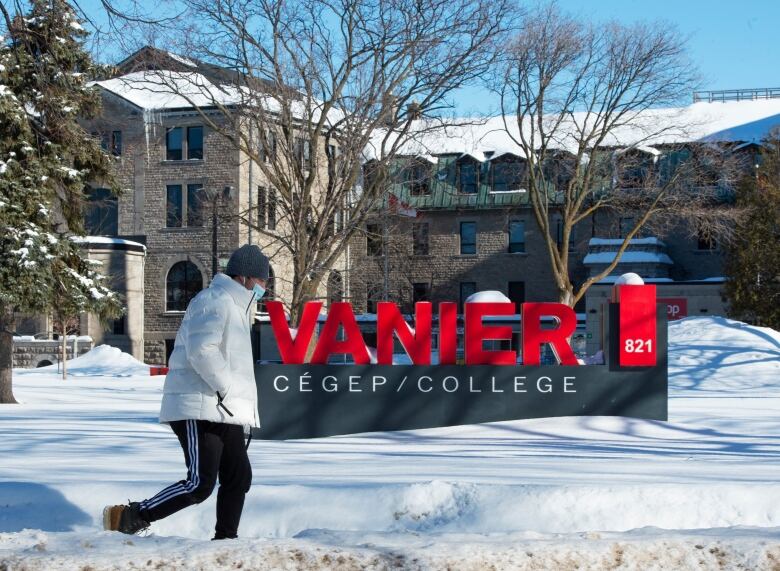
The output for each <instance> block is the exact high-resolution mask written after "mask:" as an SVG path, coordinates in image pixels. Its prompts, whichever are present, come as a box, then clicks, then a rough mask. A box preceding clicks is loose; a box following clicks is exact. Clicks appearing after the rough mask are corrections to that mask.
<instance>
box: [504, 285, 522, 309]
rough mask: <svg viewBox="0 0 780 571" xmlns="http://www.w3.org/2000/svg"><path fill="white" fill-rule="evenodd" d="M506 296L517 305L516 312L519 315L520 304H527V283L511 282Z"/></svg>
mask: <svg viewBox="0 0 780 571" xmlns="http://www.w3.org/2000/svg"><path fill="white" fill-rule="evenodd" d="M506 296H507V297H508V298H509V301H511V302H512V303H514V304H515V311H516V312H518V313H519V310H520V304H522V303H525V282H509V284H508V287H507V295H506Z"/></svg>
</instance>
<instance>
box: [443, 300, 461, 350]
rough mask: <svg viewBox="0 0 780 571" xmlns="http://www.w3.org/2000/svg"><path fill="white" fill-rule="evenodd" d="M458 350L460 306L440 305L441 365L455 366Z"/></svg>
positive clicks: (445, 302)
mask: <svg viewBox="0 0 780 571" xmlns="http://www.w3.org/2000/svg"><path fill="white" fill-rule="evenodd" d="M457 350H458V305H457V304H456V303H453V302H451V301H443V302H441V303H440V304H439V364H440V365H454V364H455V362H456V355H457Z"/></svg>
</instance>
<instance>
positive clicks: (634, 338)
mask: <svg viewBox="0 0 780 571" xmlns="http://www.w3.org/2000/svg"><path fill="white" fill-rule="evenodd" d="M615 290H616V291H615V292H614V295H615V297H616V298H617V302H618V303H619V304H620V341H619V342H620V345H619V348H620V350H619V353H618V354H619V361H618V362H619V363H620V366H621V367H654V366H655V365H656V351H657V347H656V345H657V335H656V333H657V332H656V323H655V311H656V309H655V304H656V297H655V286H654V285H620V286H617V287H616V288H615Z"/></svg>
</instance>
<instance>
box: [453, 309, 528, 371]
mask: <svg viewBox="0 0 780 571" xmlns="http://www.w3.org/2000/svg"><path fill="white" fill-rule="evenodd" d="M514 313H515V304H514V303H512V302H500V303H467V304H466V331H465V333H464V337H465V339H466V364H467V365H514V364H515V363H517V353H515V352H514V351H511V350H509V351H485V350H484V349H483V348H482V341H483V340H485V339H509V340H511V339H512V327H511V326H510V325H501V326H495V325H493V326H485V325H483V324H482V317H483V316H485V315H514Z"/></svg>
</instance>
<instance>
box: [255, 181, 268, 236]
mask: <svg viewBox="0 0 780 571" xmlns="http://www.w3.org/2000/svg"><path fill="white" fill-rule="evenodd" d="M267 204H268V203H267V196H266V189H265V187H264V186H258V187H257V227H258V228H265V217H266V207H267Z"/></svg>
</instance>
